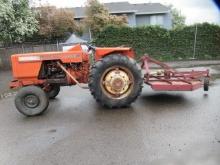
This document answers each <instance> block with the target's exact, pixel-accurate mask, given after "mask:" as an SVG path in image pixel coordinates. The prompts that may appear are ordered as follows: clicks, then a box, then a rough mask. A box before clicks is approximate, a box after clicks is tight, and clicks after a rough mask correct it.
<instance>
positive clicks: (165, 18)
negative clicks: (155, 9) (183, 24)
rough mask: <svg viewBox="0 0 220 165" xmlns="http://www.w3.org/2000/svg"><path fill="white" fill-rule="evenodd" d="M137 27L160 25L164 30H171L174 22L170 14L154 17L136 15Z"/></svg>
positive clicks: (153, 15) (154, 15)
mask: <svg viewBox="0 0 220 165" xmlns="http://www.w3.org/2000/svg"><path fill="white" fill-rule="evenodd" d="M136 25H137V26H144V25H159V26H161V27H163V28H166V29H170V28H171V26H172V20H171V16H170V14H169V13H166V14H152V15H136Z"/></svg>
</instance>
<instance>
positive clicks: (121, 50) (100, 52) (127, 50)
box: [95, 48, 135, 61]
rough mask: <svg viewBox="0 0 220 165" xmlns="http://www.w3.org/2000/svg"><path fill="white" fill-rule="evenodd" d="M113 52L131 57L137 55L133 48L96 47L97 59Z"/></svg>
mask: <svg viewBox="0 0 220 165" xmlns="http://www.w3.org/2000/svg"><path fill="white" fill-rule="evenodd" d="M111 54H121V55H124V56H127V57H130V58H134V57H135V52H134V50H133V49H132V48H115V49H113V48H112V49H105V48H104V49H99V48H98V49H96V54H95V60H96V61H98V60H99V59H101V58H104V57H106V56H108V55H111Z"/></svg>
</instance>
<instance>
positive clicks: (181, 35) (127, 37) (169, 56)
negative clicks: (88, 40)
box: [94, 23, 220, 60]
mask: <svg viewBox="0 0 220 165" xmlns="http://www.w3.org/2000/svg"><path fill="white" fill-rule="evenodd" d="M195 29H196V28H195V25H193V26H186V27H184V28H182V29H175V30H166V29H164V28H161V27H158V26H144V27H135V28H131V27H115V26H108V27H106V28H105V29H104V30H103V31H102V32H101V33H99V34H98V35H97V37H96V38H95V40H94V43H95V45H96V46H120V45H124V46H131V47H133V48H134V49H135V51H136V53H137V57H140V56H141V55H143V54H144V53H148V54H150V55H151V56H153V57H156V58H157V59H160V60H174V59H189V58H192V56H193V46H194V36H195ZM197 29H198V31H197V44H196V54H195V57H196V58H197V59H216V58H220V26H218V25H213V24H208V23H204V24H198V25H197Z"/></svg>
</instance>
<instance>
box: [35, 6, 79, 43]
mask: <svg viewBox="0 0 220 165" xmlns="http://www.w3.org/2000/svg"><path fill="white" fill-rule="evenodd" d="M36 10H37V17H36V18H37V20H38V22H39V31H38V34H39V35H40V36H41V38H43V39H47V40H50V41H52V40H57V39H59V40H63V39H65V38H66V37H67V36H69V35H70V33H72V32H79V31H80V30H81V27H80V26H79V25H77V24H76V22H75V21H74V19H73V18H74V14H73V11H71V10H69V9H62V8H59V9H58V8H56V7H53V6H42V7H40V8H38V9H36Z"/></svg>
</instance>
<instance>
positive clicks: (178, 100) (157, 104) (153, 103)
mask: <svg viewBox="0 0 220 165" xmlns="http://www.w3.org/2000/svg"><path fill="white" fill-rule="evenodd" d="M139 100H140V102H141V104H144V106H145V107H146V108H147V107H148V108H150V109H151V108H153V109H154V110H156V109H161V108H162V109H163V108H169V109H171V108H173V109H176V108H177V107H188V106H192V104H193V103H192V102H191V101H190V100H188V99H187V98H186V97H184V95H183V94H179V93H172V94H170V93H154V94H146V95H142V96H141V97H140V98H139Z"/></svg>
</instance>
